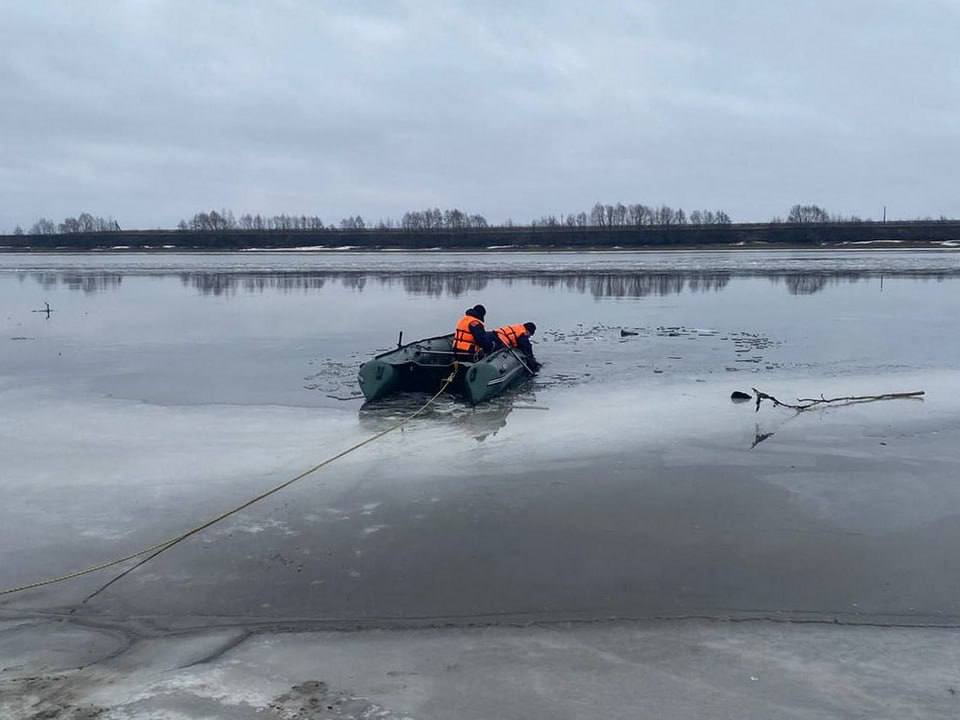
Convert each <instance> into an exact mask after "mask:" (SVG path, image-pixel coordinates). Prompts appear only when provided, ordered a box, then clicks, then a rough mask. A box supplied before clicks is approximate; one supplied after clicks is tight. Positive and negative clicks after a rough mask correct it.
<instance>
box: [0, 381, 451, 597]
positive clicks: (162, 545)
mask: <svg viewBox="0 0 960 720" xmlns="http://www.w3.org/2000/svg"><path fill="white" fill-rule="evenodd" d="M457 368H458V363H457V362H454V363H453V367H452V369H451V371H450V375H449V377H447V378H446V379H445V380H444V381H443V385H442V386H441V387H440V389H439V390H437V392H436V393H435V394H434V395H433V397H431V398H430V399H429V400H427V401H426V402H425V403H424V404H423V405H421V406H420V407H419V408H418V409H417V410H416V411H415V412H412V413H410V414H409V415H407V416H405V417H403V418H401V419H400V420H399V421H398V422H396V423H394V424H393V425H391V426H390V427H388V428H387V429H385V430H381V431H380V432H378V433H376V434H374V435H371V436H370V437H368V438H366V439H365V440H361V441H360V442H358V443H357V444H355V445H352V446H351V447H348V448H347V449H346V450H343V451H341V452H339V453H337V454H336V455H333V456H331V457H329V458H327V459H326V460H324V461H323V462H320V463H317V464H316V465H314V466H313V467H311V468H308V469H307V470H304V471H303V472H302V473H300V474H299V475H297V476H296V477H292V478H290V479H289V480H285V481H284V482H282V483H280V484H279V485H276V486H274V487H272V488H270V489H269V490H266V491H264V492H262V493H260V494H259V495H257V496H256V497H253V498H250V499H249V500H247V501H246V502H243V503H241V504H240V505H237V506H236V507H233V508H231V509H229V510H226V511H225V512H222V513H220V514H219V515H217V516H215V517H213V518H210V519H209V520H207V521H206V522H203V523H201V524H200V525H197V526H195V527H192V528H190V529H189V530H186V531H184V532H182V533H180V534H179V535H174V536H173V537H171V538H167V539H166V540H164V541H162V542H158V543H157V544H155V545H151V546H150V547H147V548H143V549H142V550H138V551H137V552H135V553H131V554H129V555H125V556H123V557H121V558H116V559H115V560H107V561H105V562H102V563H98V564H96V565H91V566H90V567H87V568H84V569H83V570H77V571H75V572H71V573H67V574H65V575H59V576H57V577H50V578H46V579H44V580H37V581H36V582H31V583H27V584H25V585H19V586H17V587H12V588H7V589H5V590H0V596H3V595H12V594H14V593H18V592H23V591H25V590H33V589H34V588H39V587H43V586H45V585H53V584H54V583H60V582H64V581H66V580H72V579H74V578H78V577H82V576H84V575H90V574H91V573H95V572H98V571H100V570H106V569H107V568H110V567H114V566H115V565H120V564H122V563H125V562H127V561H129V560H134V559H135V558H140V557H142V558H143V559H142V560H141V561H140V562H138V563H137V564H136V565H134V566H133V567H131V568H128V569H127V570H125V571H124V572H122V573H121V574H120V575H118V576H117V577H115V578H113V579H112V580H110V582H108V583H107V584H106V585H104V586H102V587H101V588H99V589H98V590H97V591H96V592H94V593H93V594H91V595H89V596H87V598H86V599H85V600H84V602H86V601H87V600H89V599H90V598H92V597H93V596H94V595H97V594H99V593H100V592H102V591H104V590H106V589H107V587H109V586H110V585H112V584H113V583H115V582H117V581H118V580H120V579H121V578H122V577H124V576H125V575H128V574H129V573H131V572H133V571H134V570H136V569H137V568H138V567H140V566H141V565H144V564H145V563H147V562H149V561H150V560H152V559H153V558H155V557H157V555H159V554H160V553H162V552H165V551H167V550H169V549H170V548H172V547H173V546H174V545H176V544H177V543H180V542H182V541H183V540H186V539H187V538H188V537H191V536H192V535H196V534H197V533H199V532H201V531H203V530H206V529H207V528H209V527H210V526H211V525H215V524H217V523H218V522H220V521H221V520H225V519H227V518H228V517H230V516H231V515H235V514H236V513H238V512H240V511H241V510H245V509H246V508H248V507H250V506H251V505H253V504H254V503H258V502H260V501H261V500H263V499H265V498H268V497H270V496H271V495H273V494H275V493H278V492H280V491H281V490H283V489H284V488H287V487H290V486H291V485H293V484H294V483H295V482H297V481H298V480H302V479H303V478H305V477H307V476H308V475H312V474H313V473H315V472H317V471H318V470H320V469H322V468H324V467H326V466H327V465H330V464H331V463H334V462H336V461H337V460H339V459H340V458H342V457H346V456H347V455H349V454H350V453H352V452H355V451H357V450H359V449H360V448H362V447H364V446H365V445H369V444H370V443H372V442H374V441H375V440H379V439H380V438H382V437H383V436H384V435H388V434H389V433H392V432H393V431H394V430H399V429H400V428H402V427H403V426H404V425H406V424H407V423H409V422H410V421H411V420H413V419H414V418H416V417H417V416H418V415H421V414H422V413H423V412H424V411H425V410H426V409H427V408H429V407H430V406H431V405H433V403H434V402H436V400H437V398H439V397H440V396H441V395H442V394H443V393H444V392H446V390H447V388H448V387H450V385H451V383H453V381H454V379H455V378H456V376H457ZM144 556H146V557H144Z"/></svg>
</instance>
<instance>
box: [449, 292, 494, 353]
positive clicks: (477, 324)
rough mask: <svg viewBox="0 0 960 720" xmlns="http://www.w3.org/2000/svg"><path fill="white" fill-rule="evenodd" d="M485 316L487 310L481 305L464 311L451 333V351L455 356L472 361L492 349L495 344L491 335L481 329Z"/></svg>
mask: <svg viewBox="0 0 960 720" xmlns="http://www.w3.org/2000/svg"><path fill="white" fill-rule="evenodd" d="M486 316H487V309H486V308H485V307H484V306H483V305H474V306H473V307H472V308H468V309H467V310H465V311H464V313H463V317H462V318H460V321H459V322H458V323H457V327H456V330H454V331H453V351H454V352H455V353H456V354H457V355H460V356H463V357H470V358H471V359H472V358H475V357H478V356H479V355H480V354H482V353H488V352H491V351H492V350H493V349H494V347H495V344H496V343H495V341H494V339H493V337H492V335H493V334H492V333H488V332H487V331H486V330H485V329H484V327H483V319H484V318H485V317H486ZM494 337H495V336H494Z"/></svg>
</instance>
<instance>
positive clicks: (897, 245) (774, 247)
mask: <svg viewBox="0 0 960 720" xmlns="http://www.w3.org/2000/svg"><path fill="white" fill-rule="evenodd" d="M831 250H843V251H849V252H858V251H862V252H876V251H878V250H879V251H886V252H890V251H893V252H896V251H904V250H911V251H913V250H935V251H941V252H960V241H953V240H938V241H932V242H922V241H890V240H877V241H856V242H837V243H818V244H815V245H811V244H803V243H765V242H754V243H729V244H716V245H713V244H690V245H681V246H670V245H644V246H634V247H624V246H619V245H615V246H607V245H583V246H580V245H508V246H500V245H498V246H487V247H439V246H438V247H428V248H423V247H416V246H407V247H394V246H381V245H377V246H366V247H365V246H361V245H340V246H332V247H326V246H316V245H306V246H297V247H248V248H229V247H225V248H202V247H195V246H168V247H162V248H158V247H150V246H141V247H130V246H119V245H117V246H113V247H94V248H76V247H69V246H58V247H55V248H42V247H41V248H34V247H23V248H16V247H11V246H5V245H0V257H2V256H4V255H97V254H106V255H180V254H190V255H244V254H268V253H277V254H285V255H289V254H322V255H328V254H348V253H349V254H380V253H394V252H403V253H416V254H418V255H428V254H451V255H462V254H490V255H496V254H499V253H506V254H523V253H528V254H529V253H536V254H587V253H611V254H624V255H628V254H629V255H632V254H661V253H669V254H682V253H691V252H697V253H702V252H724V253H726V252H750V251H764V252H797V251H808V252H818V251H831Z"/></svg>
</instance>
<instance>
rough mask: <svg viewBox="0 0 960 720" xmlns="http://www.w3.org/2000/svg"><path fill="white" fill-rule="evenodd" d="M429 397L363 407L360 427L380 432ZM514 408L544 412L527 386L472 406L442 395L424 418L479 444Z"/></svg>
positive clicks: (401, 395)
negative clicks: (438, 422) (437, 422)
mask: <svg viewBox="0 0 960 720" xmlns="http://www.w3.org/2000/svg"><path fill="white" fill-rule="evenodd" d="M429 397H430V396H429V395H426V394H423V393H398V394H397V395H394V396H392V397H388V398H385V399H383V400H379V401H377V402H375V403H370V404H367V405H364V406H363V407H361V408H360V411H359V419H360V424H361V426H362V427H363V428H364V429H365V430H367V432H369V433H371V434H372V433H377V432H383V431H384V430H386V429H387V428H389V427H391V426H393V425H395V424H396V423H397V422H398V421H399V420H401V419H402V418H404V417H406V416H408V415H410V414H411V413H412V412H414V411H416V410H417V409H419V408H420V406H422V405H423V403H424V402H425V401H426V400H427V399H428V398H429ZM515 409H522V410H544V411H545V410H547V408H546V407H544V406H538V405H537V398H536V393H535V391H534V390H533V389H532V388H531V386H530V384H529V383H527V384H525V385H523V386H521V387H519V388H515V389H513V390H511V391H508V392H507V393H506V394H504V395H502V396H500V397H496V398H494V399H492V400H490V401H488V402H485V403H481V404H480V405H476V406H474V405H470V404H469V403H466V402H464V401H463V400H460V399H458V398H455V397H453V396H449V395H448V396H443V397H442V398H440V399H439V400H437V401H436V402H435V403H434V405H433V408H432V410H431V412H430V413H428V414H427V415H425V416H424V417H425V418H429V419H430V421H431V422H432V421H440V422H442V424H443V426H444V427H445V428H446V429H447V430H448V431H451V432H456V433H459V434H463V435H466V436H467V437H470V438H472V439H474V440H476V441H477V442H483V441H484V440H486V439H487V438H490V437H494V436H495V435H496V434H497V433H498V432H500V430H502V429H503V428H505V427H506V426H507V418H508V416H509V415H510V413H511V412H513V411H514V410H515Z"/></svg>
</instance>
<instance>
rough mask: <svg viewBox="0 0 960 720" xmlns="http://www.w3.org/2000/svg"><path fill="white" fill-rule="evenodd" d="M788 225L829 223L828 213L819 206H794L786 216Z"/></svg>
mask: <svg viewBox="0 0 960 720" xmlns="http://www.w3.org/2000/svg"><path fill="white" fill-rule="evenodd" d="M787 222H790V223H825V222H830V213H828V212H827V211H826V210H824V209H823V208H822V207H820V206H819V205H794V206H793V207H792V208H790V213H789V214H788V215H787Z"/></svg>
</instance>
